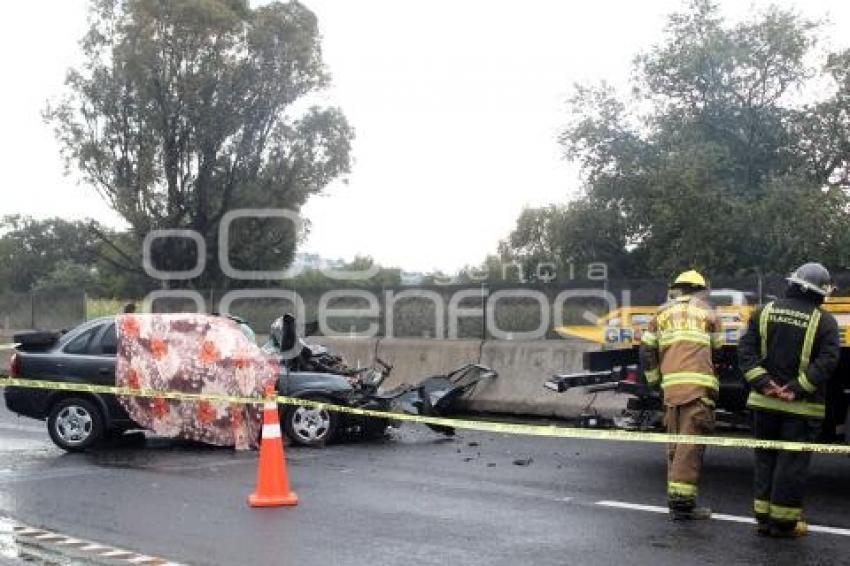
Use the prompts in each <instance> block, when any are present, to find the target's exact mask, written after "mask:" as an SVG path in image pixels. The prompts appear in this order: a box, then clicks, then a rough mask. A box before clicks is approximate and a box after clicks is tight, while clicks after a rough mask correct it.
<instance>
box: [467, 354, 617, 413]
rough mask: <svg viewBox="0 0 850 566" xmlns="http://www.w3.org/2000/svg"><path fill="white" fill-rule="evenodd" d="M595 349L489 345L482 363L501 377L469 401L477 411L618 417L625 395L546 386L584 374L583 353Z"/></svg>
mask: <svg viewBox="0 0 850 566" xmlns="http://www.w3.org/2000/svg"><path fill="white" fill-rule="evenodd" d="M595 349H596V347H595V346H594V345H591V344H586V343H583V342H578V341H568V340H537V341H531V342H513V341H510V342H508V341H489V342H486V343H485V345H484V348H483V352H482V354H483V355H482V357H481V363H482V364H484V365H485V366H488V367H491V368H493V369H495V370H496V371H497V372H499V377H498V379H495V380H493V382H492V383H490V384H489V385H488V386H486V387H480V388H478V389H477V390H476V391H474V392H473V394H472V395H471V396H470V398H469V399H468V401H467V407H468V408H469V409H471V410H474V411H483V412H492V413H510V414H518V415H536V416H544V417H563V418H572V417H577V416H579V415H580V414H581V413H582V412H583V411H584V410H596V411H598V412H599V413H600V414H602V415H604V416H608V417H611V416H614V415H616V414H619V413H620V411H622V409H623V408H625V404H626V399H625V397H623V396H622V395H615V394H613V393H607V392H606V393H600V394H597V395H595V396H594V395H588V394H586V393H584V392H583V391H582V390H581V389H576V390H572V391H568V392H566V393H555V392H553V391H550V390H548V389H545V388H544V387H543V383H544V382H545V381H546V380H548V379H549V378H550V377H552V375H554V374H556V373H571V372H577V371H582V355H583V354H584V352H588V351H591V350H595Z"/></svg>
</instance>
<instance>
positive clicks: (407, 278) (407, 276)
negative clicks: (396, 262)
mask: <svg viewBox="0 0 850 566" xmlns="http://www.w3.org/2000/svg"><path fill="white" fill-rule="evenodd" d="M400 276H401V284H402V285H421V284H422V282H423V281H424V280H425V274H424V273H420V272H418V271H402V272H401V274H400Z"/></svg>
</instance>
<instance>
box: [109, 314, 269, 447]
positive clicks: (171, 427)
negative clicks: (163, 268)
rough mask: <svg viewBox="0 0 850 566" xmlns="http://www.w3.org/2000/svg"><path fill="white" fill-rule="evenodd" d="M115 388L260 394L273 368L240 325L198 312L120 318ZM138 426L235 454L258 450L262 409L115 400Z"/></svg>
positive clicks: (239, 406)
mask: <svg viewBox="0 0 850 566" xmlns="http://www.w3.org/2000/svg"><path fill="white" fill-rule="evenodd" d="M116 326H117V329H118V359H117V361H116V368H115V376H116V384H117V385H118V386H119V387H129V388H131V389H155V390H160V391H181V392H184V393H208V394H216V395H237V396H249V397H261V396H262V395H263V392H264V390H265V387H266V385H268V384H274V383H275V381H276V379H277V375H278V369H277V365H276V364H275V363H274V362H273V361H270V360H269V358H268V357H267V356H265V355H264V354H263V353H262V351H261V350H260V349H259V348H258V347H257V345H256V344H254V343H252V342H251V341H250V340H249V338H248V337H247V336H245V334H244V333H243V332H242V331H241V330H240V328H239V326H238V325H237V324H236V323H235V322H233V321H231V320H229V319H227V318H223V317H217V316H206V315H197V314H152V315H135V314H132V315H122V316H119V317H118V318H117V325H116ZM119 401H120V403H121V405H122V406H123V407H124V408H125V409H126V410H127V412H128V413H129V415H130V418H132V419H133V420H134V421H135V422H136V423H138V424H139V425H141V426H143V427H146V428H148V429H150V430H152V431H153V432H154V433H156V434H158V435H161V436H168V437H173V438H184V439H187V440H195V441H199V442H204V443H207V444H214V445H217V446H234V447H235V448H236V449H237V450H246V449H249V448H253V447H256V445H257V441H258V438H259V436H260V430H261V427H262V422H261V421H262V406H260V405H239V404H230V403H223V402H212V401H177V400H170V399H165V398H162V397H154V398H146V397H119Z"/></svg>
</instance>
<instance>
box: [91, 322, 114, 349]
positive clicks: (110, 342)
mask: <svg viewBox="0 0 850 566" xmlns="http://www.w3.org/2000/svg"><path fill="white" fill-rule="evenodd" d="M94 353H95V354H102V355H107V356H114V355H115V354H117V353H118V333H117V332H116V331H115V323H114V322H113V323H112V324H110V325H109V326H107V327H106V330H104V331H103V334H101V335H100V344H99V345H97V347H95V348H94Z"/></svg>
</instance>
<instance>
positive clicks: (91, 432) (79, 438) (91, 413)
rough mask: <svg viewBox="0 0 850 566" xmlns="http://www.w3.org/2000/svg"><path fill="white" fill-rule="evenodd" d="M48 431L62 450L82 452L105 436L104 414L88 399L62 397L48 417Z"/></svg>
mask: <svg viewBox="0 0 850 566" xmlns="http://www.w3.org/2000/svg"><path fill="white" fill-rule="evenodd" d="M47 432H48V433H49V434H50V439H51V440H53V442H54V444H56V446H58V447H59V448H61V449H62V450H66V451H68V452H80V451H82V450H85V449H86V448H89V447H90V446H92V445H93V444H95V443H96V442H97V441H99V440H100V439H101V438H103V433H104V431H103V415H101V413H100V409H98V408H97V407H95V405H94V403H92V402H91V401H88V400H86V399H80V398H78V397H70V398H68V399H62V400H61V401H59V402H58V403H56V405H54V406H53V409H52V410H51V411H50V416H48V417H47Z"/></svg>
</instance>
